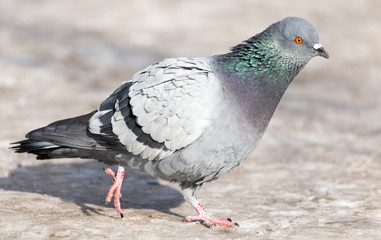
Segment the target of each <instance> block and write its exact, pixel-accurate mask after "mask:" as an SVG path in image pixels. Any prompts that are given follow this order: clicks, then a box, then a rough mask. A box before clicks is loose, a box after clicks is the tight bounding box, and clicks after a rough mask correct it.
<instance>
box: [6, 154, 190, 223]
mask: <svg viewBox="0 0 381 240" xmlns="http://www.w3.org/2000/svg"><path fill="white" fill-rule="evenodd" d="M107 166H108V165H105V164H102V163H99V162H96V161H87V162H81V163H68V164H66V163H64V164H55V163H49V164H42V165H36V166H22V167H18V168H16V169H15V170H13V171H12V172H11V173H10V175H9V176H8V177H5V178H0V188H2V189H4V190H11V191H20V192H32V193H38V194H46V195H49V196H54V197H58V198H60V199H63V200H64V201H70V202H74V203H75V204H76V205H78V206H79V207H80V208H81V210H82V212H83V213H84V214H86V215H91V213H95V214H98V215H105V214H103V213H102V211H99V209H101V208H94V207H92V206H90V205H95V206H105V205H104V199H105V196H106V194H107V191H108V189H109V187H110V186H111V184H112V181H113V180H112V178H111V177H110V176H108V175H107V174H106V173H105V172H104V171H103V169H102V168H103V167H107ZM123 183H124V185H123V186H122V195H123V197H122V199H121V205H122V208H125V209H127V208H128V209H152V210H156V211H159V212H162V213H165V214H169V215H174V216H177V217H183V216H181V215H178V214H176V213H174V212H172V211H171V210H170V209H171V208H175V207H177V206H179V205H181V204H182V203H183V202H184V199H183V197H182V195H181V193H180V192H179V191H177V190H175V189H173V188H172V187H170V186H165V185H161V184H160V183H159V182H158V180H157V179H156V178H153V177H151V176H148V175H146V174H144V173H141V172H139V171H135V170H132V169H126V174H125V179H124V182H123ZM107 207H108V208H114V206H113V204H112V203H110V204H109V205H107Z"/></svg>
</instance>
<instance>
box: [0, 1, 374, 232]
mask: <svg viewBox="0 0 381 240" xmlns="http://www.w3.org/2000/svg"><path fill="white" fill-rule="evenodd" d="M380 9H381V2H380V1H376V0H373V1H372V0H353V1H350V3H349V2H348V1H344V0H337V1H328V0H322V1H317V2H315V3H313V4H312V2H308V4H307V2H303V1H297V0H290V1H281V0H277V1H249V0H246V1H228V0H212V1H202V0H193V1H175V0H160V1H159V0H157V1H153V0H151V1H137V0H136V1H132V0H131V1H122V0H114V1H106V0H97V1H91V0H82V1H74V0H66V1H59V0H56V1H53V0H51V1H49V0H39V1H27V0H2V1H1V2H0V73H1V74H0V113H1V114H0V122H1V125H0V206H1V208H0V233H1V234H0V239H48V238H50V239H103V238H109V239H380V238H381V183H380V180H381V150H380V145H381V121H380V118H381V87H380V86H381V85H380V81H381V70H380V65H381V55H380V52H381V45H380V37H381V16H380V14H379V10H380ZM288 15H295V16H300V17H304V18H306V19H308V20H309V21H310V22H312V23H313V24H314V25H315V26H316V27H317V29H318V30H319V32H320V38H321V43H322V44H323V45H324V46H325V48H326V49H327V50H328V51H329V53H330V54H331V59H330V60H328V61H327V60H325V59H322V58H320V59H313V60H312V61H311V62H310V64H309V65H308V66H307V67H306V68H305V69H304V70H303V72H302V73H301V74H300V75H299V76H298V77H297V78H296V79H295V81H294V83H293V84H292V86H290V88H289V90H288V91H287V92H286V95H285V97H284V98H283V100H282V102H281V104H280V105H279V108H278V109H277V111H276V113H275V115H274V118H273V120H272V121H271V124H270V126H269V129H268V131H267V133H266V134H265V136H264V138H263V141H262V142H261V143H260V145H259V146H258V148H257V149H256V150H255V151H254V153H253V154H252V155H251V156H250V158H249V159H248V160H247V161H246V162H245V163H244V164H243V165H241V166H240V167H239V168H238V169H237V170H235V171H233V172H232V173H230V174H228V175H226V176H225V177H223V178H221V179H220V180H219V181H216V182H214V183H210V184H208V185H206V186H205V187H204V188H203V189H202V190H201V192H200V196H199V198H200V200H201V202H202V203H204V205H205V206H206V207H207V208H208V209H209V212H210V213H212V214H213V215H216V216H220V217H231V218H232V219H233V220H235V221H237V222H239V223H240V225H241V227H240V228H235V229H225V228H220V227H216V228H213V229H207V228H205V227H203V226H201V225H199V224H196V223H183V222H182V221H181V220H182V218H183V217H184V216H186V215H189V214H193V210H192V209H191V207H190V206H188V204H187V203H185V202H184V201H183V199H182V197H181V194H180V193H179V191H178V187H177V186H176V185H173V184H168V183H165V182H161V181H160V182H158V181H157V180H156V179H153V178H150V177H148V176H146V175H144V174H142V173H138V172H133V171H129V172H128V173H127V176H126V181H125V184H124V188H123V194H124V195H123V196H124V198H123V199H122V206H123V207H124V209H125V210H124V213H125V214H124V215H125V218H124V219H123V220H121V219H120V218H119V217H118V216H117V214H116V212H115V210H114V209H113V207H112V206H111V205H110V206H105V205H104V204H103V200H104V196H105V194H106V192H107V188H108V186H109V184H111V181H112V180H111V178H110V177H109V176H107V175H106V174H105V173H104V172H103V171H102V167H103V166H104V165H103V164H101V163H98V162H95V161H87V160H78V159H70V160H69V159H62V160H56V161H45V162H42V161H36V160H34V159H33V156H30V155H22V154H14V153H13V152H12V151H10V150H8V146H9V143H10V142H12V141H16V140H21V139H22V138H23V136H24V134H25V133H26V132H27V131H29V130H31V129H34V128H36V127H40V126H42V125H45V124H48V123H49V122H51V121H54V120H57V119H60V118H65V117H71V116H75V115H79V114H81V113H85V112H88V111H90V110H92V109H94V108H95V107H97V105H98V104H99V103H100V101H101V100H103V99H104V98H106V97H107V96H108V94H110V93H111V92H112V91H113V90H114V89H115V88H116V87H117V86H119V84H120V83H121V82H122V81H124V80H126V79H128V78H129V76H131V74H132V73H134V72H135V71H137V70H139V69H142V68H143V67H145V66H147V65H149V64H152V63H154V62H156V61H158V60H160V59H162V58H165V57H172V56H206V55H212V54H218V53H223V52H226V50H227V49H228V48H229V47H231V46H233V45H235V44H237V43H238V42H240V41H241V40H244V39H247V38H249V37H250V36H251V35H253V34H254V33H257V32H259V31H262V30H263V29H264V28H265V27H267V26H268V25H269V24H270V23H272V22H274V21H277V20H280V19H282V18H283V17H285V16H288Z"/></svg>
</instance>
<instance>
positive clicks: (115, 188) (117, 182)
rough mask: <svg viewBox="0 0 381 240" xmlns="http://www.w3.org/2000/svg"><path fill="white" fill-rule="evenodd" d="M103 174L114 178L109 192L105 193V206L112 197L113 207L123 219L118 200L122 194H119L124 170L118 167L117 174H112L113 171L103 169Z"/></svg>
mask: <svg viewBox="0 0 381 240" xmlns="http://www.w3.org/2000/svg"><path fill="white" fill-rule="evenodd" d="M104 170H105V172H106V173H107V174H108V175H110V176H111V177H113V178H114V181H113V183H112V185H111V187H110V190H109V191H108V193H107V196H106V200H105V204H108V203H109V202H111V199H112V196H113V195H114V206H115V209H116V211H117V212H118V213H119V214H120V217H122V218H123V213H122V208H121V206H120V198H122V194H121V193H120V190H121V188H122V183H123V178H124V173H125V170H124V168H123V167H121V166H119V167H118V172H117V173H116V175H115V173H114V171H113V170H112V169H111V168H105V169H104Z"/></svg>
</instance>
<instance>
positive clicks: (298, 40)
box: [295, 37, 303, 44]
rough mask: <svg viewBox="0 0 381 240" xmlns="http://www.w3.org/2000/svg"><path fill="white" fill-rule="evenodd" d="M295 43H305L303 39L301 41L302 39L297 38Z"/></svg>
mask: <svg viewBox="0 0 381 240" xmlns="http://www.w3.org/2000/svg"><path fill="white" fill-rule="evenodd" d="M295 42H296V43H297V44H301V43H302V42H303V39H301V38H300V37H297V38H295Z"/></svg>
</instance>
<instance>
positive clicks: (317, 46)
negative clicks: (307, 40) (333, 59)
mask: <svg viewBox="0 0 381 240" xmlns="http://www.w3.org/2000/svg"><path fill="white" fill-rule="evenodd" d="M313 49H315V51H316V52H317V54H318V55H319V56H322V57H323V58H327V59H328V58H329V54H328V52H327V51H326V50H325V49H324V48H323V45H321V44H319V43H316V44H314V46H313Z"/></svg>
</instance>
